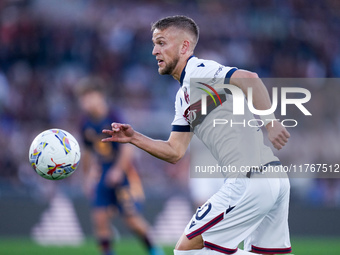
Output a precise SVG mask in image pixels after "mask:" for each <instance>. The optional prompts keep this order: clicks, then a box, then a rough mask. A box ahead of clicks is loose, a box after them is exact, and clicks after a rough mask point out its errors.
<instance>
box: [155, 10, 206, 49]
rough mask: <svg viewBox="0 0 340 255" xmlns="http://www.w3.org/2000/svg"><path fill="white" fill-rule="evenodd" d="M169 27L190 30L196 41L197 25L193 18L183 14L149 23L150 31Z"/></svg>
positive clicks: (197, 34)
mask: <svg viewBox="0 0 340 255" xmlns="http://www.w3.org/2000/svg"><path fill="white" fill-rule="evenodd" d="M169 27H176V28H180V29H183V30H186V31H188V32H190V33H191V34H192V35H193V36H194V37H195V40H196V43H197V41H198V37H199V27H198V26H197V24H196V22H195V21H194V20H193V19H191V18H189V17H187V16H184V15H175V16H169V17H165V18H162V19H160V20H158V21H156V22H155V23H153V24H152V25H151V31H152V32H153V31H154V30H155V29H159V30H164V29H167V28H169Z"/></svg>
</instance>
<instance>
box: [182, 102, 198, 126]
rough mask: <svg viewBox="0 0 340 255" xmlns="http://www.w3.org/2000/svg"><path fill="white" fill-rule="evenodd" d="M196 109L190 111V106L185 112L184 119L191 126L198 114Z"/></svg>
mask: <svg viewBox="0 0 340 255" xmlns="http://www.w3.org/2000/svg"><path fill="white" fill-rule="evenodd" d="M196 111H197V110H196V109H195V110H193V111H191V110H190V106H189V107H188V108H187V109H186V110H185V111H184V114H183V116H184V118H185V120H186V121H187V122H188V123H189V125H191V123H192V122H193V121H194V120H195V119H196V117H197V114H196Z"/></svg>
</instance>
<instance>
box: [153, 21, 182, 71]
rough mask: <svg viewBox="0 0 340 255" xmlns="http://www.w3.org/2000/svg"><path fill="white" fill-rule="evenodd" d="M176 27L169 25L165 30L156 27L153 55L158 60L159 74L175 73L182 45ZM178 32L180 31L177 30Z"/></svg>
mask: <svg viewBox="0 0 340 255" xmlns="http://www.w3.org/2000/svg"><path fill="white" fill-rule="evenodd" d="M176 31H177V30H176V29H175V28H172V27H169V28H167V29H164V30H159V29H155V30H154V32H153V36H152V42H153V44H154V47H153V51H152V55H155V56H156V60H157V61H158V72H159V74H162V75H163V74H170V75H173V74H174V72H175V69H176V67H177V64H178V61H179V59H180V45H181V42H180V40H179V39H178V36H176V35H178V33H176ZM177 32H178V31H177Z"/></svg>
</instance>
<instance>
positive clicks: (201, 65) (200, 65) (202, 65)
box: [197, 63, 205, 67]
mask: <svg viewBox="0 0 340 255" xmlns="http://www.w3.org/2000/svg"><path fill="white" fill-rule="evenodd" d="M197 67H205V65H204V64H203V63H201V64H199V65H198V66H197Z"/></svg>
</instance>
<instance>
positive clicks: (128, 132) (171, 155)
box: [102, 123, 192, 163]
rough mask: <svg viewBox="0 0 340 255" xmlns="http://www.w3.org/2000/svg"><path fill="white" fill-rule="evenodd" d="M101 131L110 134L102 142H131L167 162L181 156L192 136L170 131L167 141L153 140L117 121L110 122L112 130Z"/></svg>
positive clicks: (172, 161)
mask: <svg viewBox="0 0 340 255" xmlns="http://www.w3.org/2000/svg"><path fill="white" fill-rule="evenodd" d="M103 133H105V134H107V135H109V136H111V137H108V138H104V139H103V140H102V141H103V142H120V143H131V144H133V145H135V146H137V147H138V148H140V149H142V150H144V151H146V152H148V153H150V154H151V155H153V156H155V157H157V158H159V159H162V160H165V161H167V162H169V163H176V162H177V161H178V160H180V159H181V158H182V157H183V155H184V153H185V151H186V149H187V147H188V145H189V143H190V140H191V137H192V134H191V133H180V132H172V133H171V135H170V137H169V139H168V140H167V141H163V140H154V139H151V138H150V137H147V136H145V135H143V134H141V133H139V132H136V131H134V130H133V129H132V128H131V126H130V125H127V124H117V123H113V124H112V130H103Z"/></svg>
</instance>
